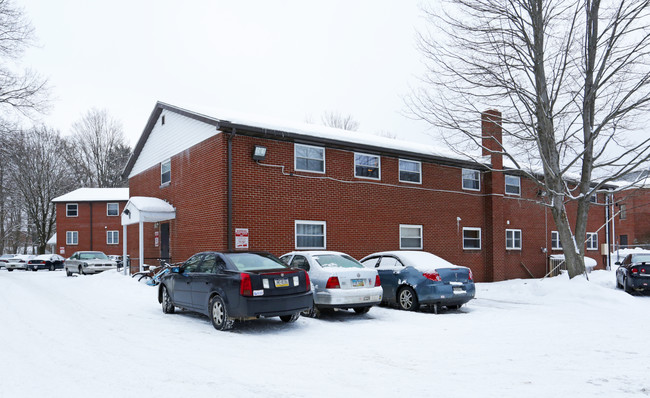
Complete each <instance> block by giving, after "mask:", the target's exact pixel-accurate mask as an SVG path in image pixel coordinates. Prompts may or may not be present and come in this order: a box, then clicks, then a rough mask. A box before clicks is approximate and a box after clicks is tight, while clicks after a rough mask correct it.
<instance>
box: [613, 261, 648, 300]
mask: <svg viewBox="0 0 650 398" xmlns="http://www.w3.org/2000/svg"><path fill="white" fill-rule="evenodd" d="M616 265H618V266H619V267H618V269H617V270H616V287H617V288H622V289H624V290H625V291H626V292H628V293H631V292H634V291H638V292H643V291H646V292H648V291H650V253H631V254H628V255H627V256H625V258H624V259H623V262H618V261H617V262H616Z"/></svg>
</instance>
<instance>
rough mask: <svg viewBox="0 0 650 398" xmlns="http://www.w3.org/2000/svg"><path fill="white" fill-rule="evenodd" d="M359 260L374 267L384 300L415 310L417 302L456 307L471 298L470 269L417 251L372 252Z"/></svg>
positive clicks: (472, 291)
mask: <svg viewBox="0 0 650 398" xmlns="http://www.w3.org/2000/svg"><path fill="white" fill-rule="evenodd" d="M361 264H363V265H364V266H365V267H368V268H375V269H376V270H377V271H378V272H379V277H380V278H381V286H382V287H383V288H384V298H383V300H384V302H385V303H388V304H397V306H398V307H399V308H400V309H403V310H406V311H416V310H417V309H418V308H419V307H420V306H421V305H429V306H433V308H434V311H436V312H437V311H438V308H439V307H440V306H445V307H447V308H448V309H458V308H460V307H461V306H462V305H463V304H465V303H467V302H468V301H470V300H471V299H473V298H474V295H475V292H476V287H475V286H474V280H473V279H474V278H473V276H472V270H471V269H469V268H467V267H461V266H458V265H454V264H452V263H450V262H448V261H446V260H444V259H442V258H440V257H438V256H436V255H435V254H431V253H427V252H421V251H406V250H405V251H389V252H380V253H374V254H371V255H369V256H366V257H364V258H363V259H361Z"/></svg>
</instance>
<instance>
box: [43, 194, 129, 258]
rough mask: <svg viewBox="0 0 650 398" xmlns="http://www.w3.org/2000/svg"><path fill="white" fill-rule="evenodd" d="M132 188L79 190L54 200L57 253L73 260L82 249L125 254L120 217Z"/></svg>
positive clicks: (55, 251)
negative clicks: (72, 257) (74, 255)
mask: <svg viewBox="0 0 650 398" xmlns="http://www.w3.org/2000/svg"><path fill="white" fill-rule="evenodd" d="M128 199H129V189H128V188H79V189H77V190H75V191H72V192H69V193H67V194H65V195H62V196H59V197H58V198H55V199H54V200H52V202H54V203H55V204H56V231H57V242H56V246H55V250H54V253H58V254H60V255H62V256H64V257H69V256H70V255H72V254H73V253H74V252H76V251H79V250H98V251H102V252H104V253H106V254H121V253H122V245H121V243H122V242H121V240H120V235H121V231H122V225H121V220H120V214H122V210H124V206H125V205H126V202H127V201H128Z"/></svg>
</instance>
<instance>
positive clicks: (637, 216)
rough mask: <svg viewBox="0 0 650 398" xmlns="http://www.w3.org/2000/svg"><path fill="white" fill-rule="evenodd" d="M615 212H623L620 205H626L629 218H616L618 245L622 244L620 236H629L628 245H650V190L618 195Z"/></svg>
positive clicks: (635, 190) (632, 191)
mask: <svg viewBox="0 0 650 398" xmlns="http://www.w3.org/2000/svg"><path fill="white" fill-rule="evenodd" d="M616 203H617V205H618V206H614V212H615V213H616V212H618V211H619V210H621V207H620V205H625V206H626V210H627V217H626V218H625V219H622V218H621V215H620V214H619V215H617V216H616V217H615V220H616V221H615V222H616V226H615V228H616V230H615V234H616V243H620V236H621V235H627V238H628V245H642V244H645V245H648V244H650V189H647V188H644V189H634V190H628V191H625V192H622V193H619V194H617V195H616Z"/></svg>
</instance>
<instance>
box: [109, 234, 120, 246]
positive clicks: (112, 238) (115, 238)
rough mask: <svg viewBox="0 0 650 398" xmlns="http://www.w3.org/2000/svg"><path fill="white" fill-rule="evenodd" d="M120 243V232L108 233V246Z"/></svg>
mask: <svg viewBox="0 0 650 398" xmlns="http://www.w3.org/2000/svg"><path fill="white" fill-rule="evenodd" d="M119 243H120V231H106V244H107V245H117V244H119Z"/></svg>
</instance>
